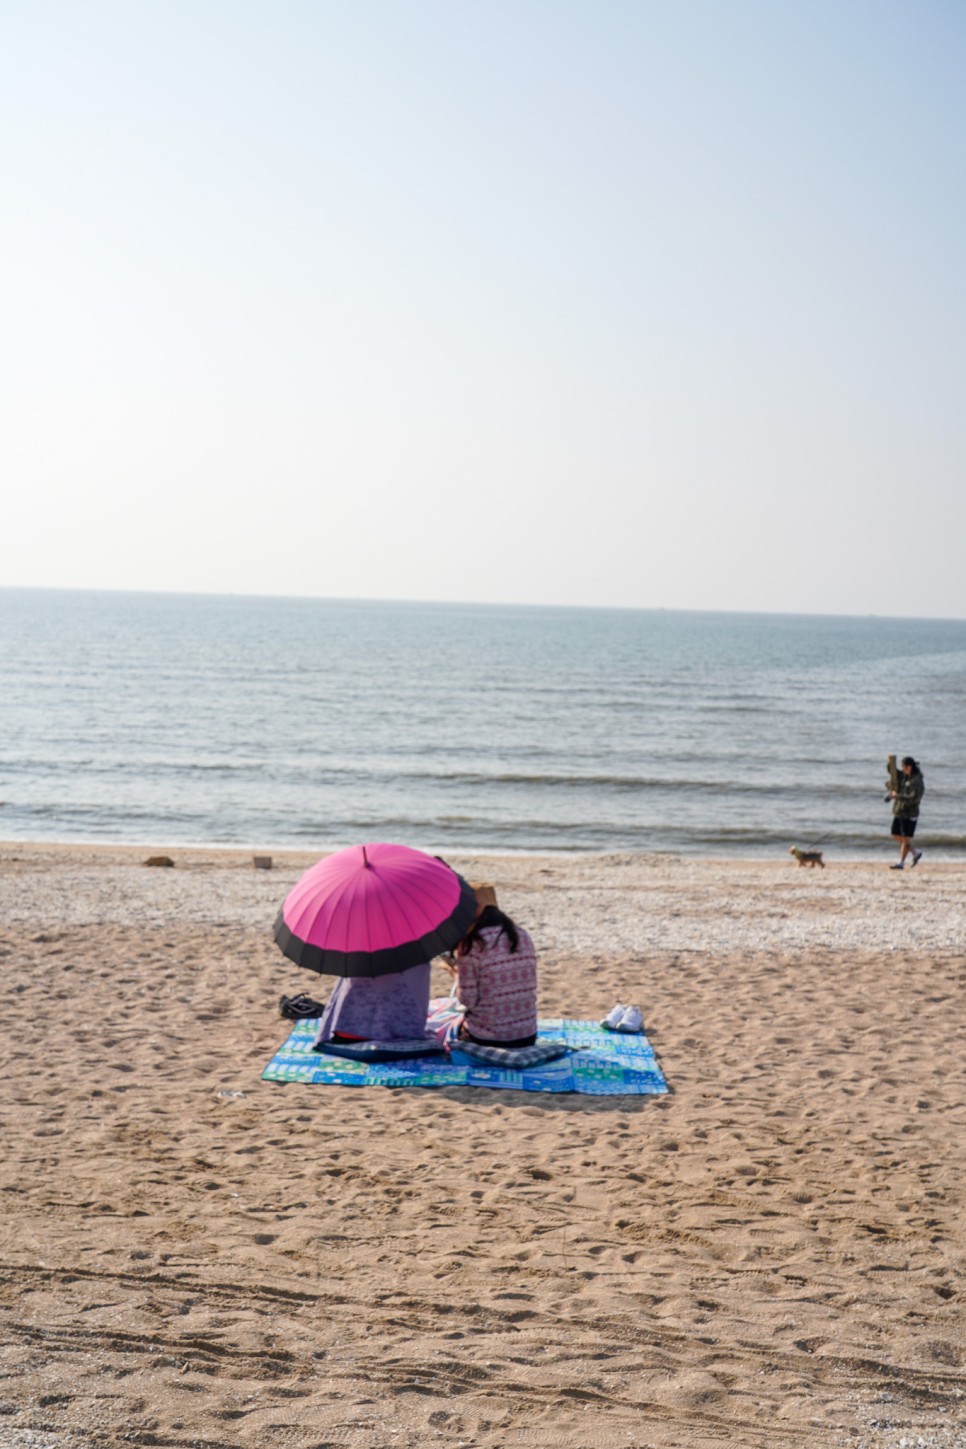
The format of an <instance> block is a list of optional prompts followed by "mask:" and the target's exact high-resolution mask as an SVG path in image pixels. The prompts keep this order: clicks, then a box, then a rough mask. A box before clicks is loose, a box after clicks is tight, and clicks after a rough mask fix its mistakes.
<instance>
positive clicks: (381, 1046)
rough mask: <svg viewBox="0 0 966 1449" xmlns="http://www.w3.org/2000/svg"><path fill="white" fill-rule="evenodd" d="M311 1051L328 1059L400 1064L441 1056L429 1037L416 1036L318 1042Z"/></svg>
mask: <svg viewBox="0 0 966 1449" xmlns="http://www.w3.org/2000/svg"><path fill="white" fill-rule="evenodd" d="M312 1050H313V1051H316V1052H325V1053H326V1054H327V1055H328V1056H330V1057H348V1058H349V1061H350V1062H400V1061H408V1060H409V1059H410V1058H411V1057H430V1056H437V1055H441V1054H442V1051H443V1047H442V1045H441V1043H440V1042H438V1041H436V1040H435V1039H433V1038H431V1037H425V1036H418V1037H406V1038H401V1039H400V1040H399V1041H319V1042H316V1043H315V1045H314V1046H313V1048H312Z"/></svg>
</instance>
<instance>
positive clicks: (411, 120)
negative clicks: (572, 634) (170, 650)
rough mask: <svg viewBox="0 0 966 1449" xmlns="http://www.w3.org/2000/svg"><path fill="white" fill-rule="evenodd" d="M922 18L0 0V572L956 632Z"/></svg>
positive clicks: (961, 340)
mask: <svg viewBox="0 0 966 1449" xmlns="http://www.w3.org/2000/svg"><path fill="white" fill-rule="evenodd" d="M964 68H966V5H964V4H963V3H962V0H946V3H943V0H914V3H913V0H901V3H898V0H874V3H865V0H809V3H807V4H796V3H792V0H768V3H765V0H633V3H631V0H583V3H579V4H577V3H570V0H392V3H390V0H380V3H376V0H338V3H337V0H259V3H255V0H113V3H110V0H84V3H82V4H79V3H77V0H2V3H0V183H2V197H3V223H2V227H0V263H2V264H0V306H2V316H0V369H2V373H0V467H2V473H3V477H4V484H3V498H4V504H3V515H2V516H3V527H2V528H0V583H4V584H16V585H62V586H79V587H92V588H136V589H137V588H144V589H162V590H168V589H173V590H202V591H214V592H240V593H283V594H311V595H331V596H362V597H370V598H426V599H431V598H436V599H466V600H487V601H489V600H496V601H504V602H535V603H573V604H605V605H633V606H638V605H639V606H645V607H651V606H666V607H677V608H721V609H763V610H781V611H790V612H843V613H886V614H924V615H930V614H931V615H943V616H955V617H966V565H964V552H966V469H964V463H966V398H964V381H966V184H964V183H966V165H964V163H966V155H964V152H966V126H964V119H966V87H964V84H963V75H964Z"/></svg>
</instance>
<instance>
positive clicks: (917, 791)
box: [888, 756, 926, 820]
mask: <svg viewBox="0 0 966 1449" xmlns="http://www.w3.org/2000/svg"><path fill="white" fill-rule="evenodd" d="M888 770H889V789H890V790H895V792H896V798H895V799H894V800H893V802H892V813H893V815H900V816H901V817H902V819H903V820H916V819H918V817H919V801H920V800H921V799H922V797H923V795H924V794H925V792H926V782H925V780H924V779H923V778H922V775H904V774H903V772H902V771H901V770H900V769H899V768H898V767H897V765H896V762H895V759H894V758H893V757H892V756H890V757H889V762H888Z"/></svg>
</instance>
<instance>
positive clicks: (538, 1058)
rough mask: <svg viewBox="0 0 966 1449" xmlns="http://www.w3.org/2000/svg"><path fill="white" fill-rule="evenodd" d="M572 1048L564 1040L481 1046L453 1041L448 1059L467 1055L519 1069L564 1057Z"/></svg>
mask: <svg viewBox="0 0 966 1449" xmlns="http://www.w3.org/2000/svg"><path fill="white" fill-rule="evenodd" d="M571 1050H572V1048H571V1047H569V1046H568V1045H567V1043H566V1042H565V1041H535V1042H534V1043H533V1046H528V1047H491V1046H481V1045H480V1043H479V1042H476V1041H454V1042H453V1044H452V1046H451V1048H450V1059H451V1060H452V1061H454V1062H456V1061H459V1059H460V1057H461V1056H462V1057H469V1059H470V1061H474V1062H486V1064H487V1066H490V1067H508V1068H509V1069H510V1071H519V1069H520V1068H521V1067H539V1066H542V1065H543V1063H544V1062H555V1061H556V1060H557V1058H558V1057H565V1056H566V1055H567V1053H568V1052H569V1051H571Z"/></svg>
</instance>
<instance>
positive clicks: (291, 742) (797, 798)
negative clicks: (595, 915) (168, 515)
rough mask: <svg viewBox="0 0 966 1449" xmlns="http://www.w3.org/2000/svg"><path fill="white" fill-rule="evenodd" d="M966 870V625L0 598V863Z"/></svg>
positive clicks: (63, 596)
mask: <svg viewBox="0 0 966 1449" xmlns="http://www.w3.org/2000/svg"><path fill="white" fill-rule="evenodd" d="M889 751H895V752H897V753H898V754H900V755H902V754H907V753H911V754H914V755H915V756H916V757H917V758H918V759H920V760H921V762H922V765H923V770H924V773H925V776H926V785H927V793H926V798H925V803H924V809H923V813H922V817H921V824H920V834H921V836H922V839H923V841H924V842H925V844H926V846H927V848H929V849H930V850H931V851H934V852H935V853H936V854H937V855H938V854H941V855H946V856H953V855H962V854H964V853H966V774H964V763H966V622H943V621H920V620H894V619H876V618H870V619H847V618H818V617H795V616H784V615H783V616H763V615H735V614H702V613H670V612H663V611H658V612H649V611H633V610H577V609H573V610H571V609H535V608H510V607H487V606H469V605H467V606H462V605H443V604H385V603H365V602H344V601H328V600H308V599H252V598H238V597H231V598H216V597H200V596H183V595H149V594H106V593H104V594H101V593H73V592H57V591H31V590H0V799H2V804H0V838H5V839H7V840H26V839H33V840H63V841H68V840H83V841H99V840H101V841H130V842H138V843H148V844H151V845H156V846H161V845H177V844H189V843H224V844H239V845H246V846H263V847H264V846H272V845H274V846H279V847H281V846H297V847H302V848H306V849H309V848H313V849H314V848H319V849H320V850H321V849H324V848H330V847H335V846H339V845H345V844H349V843H351V842H354V841H359V840H366V839H390V840H398V841H402V842H404V843H407V844H411V845H417V846H421V847H424V848H428V849H432V850H438V851H443V852H445V851H446V850H483V851H506V850H509V851H557V850H622V851H643V850H670V851H677V852H682V853H688V854H704V855H745V856H753V855H754V856H767V855H774V854H775V853H776V852H778V851H784V850H787V848H788V846H789V845H790V844H792V843H798V844H800V845H805V844H807V843H809V842H811V841H813V840H814V839H816V838H817V837H820V836H822V837H826V838H825V840H824V841H823V848H824V849H825V850H826V851H827V852H828V853H829V854H830V855H833V856H834V854H835V853H836V852H838V853H840V854H842V855H849V856H857V855H865V854H870V853H873V852H875V853H877V854H878V853H883V852H884V851H887V850H888V842H887V836H888V829H889V819H890V812H889V807H888V806H887V805H886V804H885V803H884V801H883V796H884V794H885V788H884V781H885V770H884V759H885V756H886V754H887V753H888V752H889Z"/></svg>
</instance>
